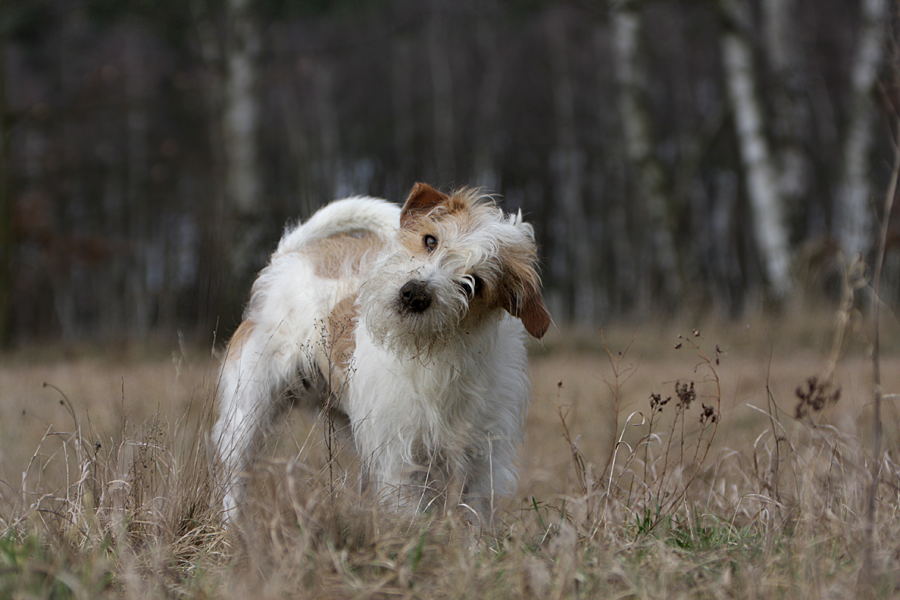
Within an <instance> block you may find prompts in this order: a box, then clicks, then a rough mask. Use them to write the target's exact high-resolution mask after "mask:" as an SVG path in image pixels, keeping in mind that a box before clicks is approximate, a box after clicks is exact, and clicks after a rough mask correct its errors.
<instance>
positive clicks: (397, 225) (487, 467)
mask: <svg viewBox="0 0 900 600" xmlns="http://www.w3.org/2000/svg"><path fill="white" fill-rule="evenodd" d="M536 262H537V250H536V247H535V242H534V233H533V230H532V228H531V226H530V225H528V224H527V223H525V222H523V221H522V216H521V213H520V214H517V215H507V214H504V213H503V212H502V211H501V210H500V209H499V208H497V206H495V205H494V203H493V202H492V201H490V199H489V198H486V197H484V196H482V195H480V194H479V193H478V192H477V191H476V190H468V189H464V190H462V191H458V192H455V193H453V194H451V195H449V196H448V195H446V194H443V193H441V192H438V191H437V190H435V189H433V188H431V187H430V186H428V185H425V184H421V183H419V184H416V185H415V186H414V187H413V189H412V193H411V194H410V196H409V198H408V199H407V201H406V204H405V205H404V206H403V208H402V210H401V209H400V208H398V207H397V206H396V205H394V204H390V203H388V202H386V201H384V200H379V199H375V198H366V197H354V198H347V199H345V200H339V201H336V202H333V203H331V204H329V205H328V206H326V207H324V208H322V209H321V210H319V211H318V212H317V213H316V214H314V215H313V216H312V217H311V218H310V219H309V220H308V221H307V222H306V223H303V224H302V225H299V226H297V227H294V228H292V229H289V230H287V231H286V232H285V235H284V237H283V238H282V239H281V241H280V243H279V244H278V248H277V250H276V251H275V253H274V254H273V255H272V258H271V261H270V263H269V265H268V266H267V267H266V268H265V269H263V270H262V272H261V273H260V274H259V277H258V279H257V280H256V282H255V283H254V285H253V289H252V292H251V298H250V303H249V306H248V307H247V310H246V313H245V316H244V321H243V322H242V323H241V325H240V326H239V327H238V329H237V330H236V331H235V333H234V336H233V337H232V338H231V341H230V343H229V344H228V349H227V352H226V355H225V359H224V363H223V365H222V373H221V380H220V383H219V390H218V399H219V410H220V413H219V419H218V422H217V423H216V425H215V428H214V431H213V442H214V443H215V445H216V447H217V450H218V454H219V458H220V459H221V463H222V466H223V468H224V471H225V480H224V481H225V483H224V485H225V501H224V504H225V515H226V517H228V516H231V513H233V512H234V511H235V509H236V508H237V507H238V505H239V503H240V501H241V498H242V496H243V493H244V487H245V482H246V477H247V473H246V471H247V469H248V467H249V466H250V461H251V459H252V455H253V451H254V449H255V447H256V444H257V442H258V440H259V438H260V437H261V433H262V431H263V430H264V428H265V425H266V424H267V423H268V422H270V421H271V420H272V418H274V416H275V415H276V414H277V413H278V407H279V405H280V404H282V401H281V399H282V398H283V397H284V393H285V391H286V390H288V389H291V388H296V387H297V386H296V383H297V382H298V381H303V382H304V383H306V382H312V381H314V380H318V381H319V382H324V385H325V386H326V387H327V390H328V394H329V396H330V398H331V399H332V400H331V402H332V403H333V404H334V406H333V407H331V408H335V409H337V410H339V411H340V412H341V413H343V414H345V415H346V416H347V417H349V422H350V425H351V430H352V437H353V440H354V443H355V446H356V448H357V450H358V452H359V455H360V459H361V461H362V465H363V469H364V473H365V475H364V480H365V482H366V483H367V484H368V485H369V486H372V487H374V490H375V493H376V494H377V495H378V496H379V498H380V499H381V500H382V501H384V502H387V503H390V504H391V505H393V506H395V507H396V508H398V509H400V510H408V511H415V510H424V509H425V508H427V507H428V506H429V505H431V504H432V503H434V502H435V501H439V502H441V503H446V502H448V501H451V502H458V503H461V504H465V505H466V506H468V507H469V508H470V509H471V510H472V511H474V512H476V513H477V514H478V515H479V518H481V519H484V520H485V521H489V520H490V519H491V511H492V509H493V498H494V495H495V494H505V493H510V492H512V491H513V489H514V485H515V458H516V446H517V444H518V443H519V441H520V440H521V437H522V427H523V420H524V413H525V408H526V404H527V401H528V397H529V393H530V390H529V383H528V376H527V362H526V353H525V344H524V342H525V332H526V331H527V332H528V333H529V334H531V335H532V336H534V337H536V338H540V337H541V336H543V335H544V332H545V331H546V330H547V327H548V326H549V324H550V315H549V314H548V312H547V309H546V308H545V306H544V302H543V299H542V298H541V293H540V280H539V277H538V274H537V272H536V268H535V267H536Z"/></svg>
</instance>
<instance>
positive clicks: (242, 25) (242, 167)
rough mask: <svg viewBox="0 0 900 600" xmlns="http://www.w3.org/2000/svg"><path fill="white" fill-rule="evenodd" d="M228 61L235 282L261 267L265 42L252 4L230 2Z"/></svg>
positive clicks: (225, 118)
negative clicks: (259, 137)
mask: <svg viewBox="0 0 900 600" xmlns="http://www.w3.org/2000/svg"><path fill="white" fill-rule="evenodd" d="M226 22H227V23H228V24H229V29H228V31H227V36H226V40H227V41H226V43H225V45H224V48H225V56H224V66H225V78H224V88H223V98H222V99H223V106H222V137H223V142H224V144H223V149H224V152H225V184H226V186H225V198H226V201H227V204H228V208H229V212H230V213H231V214H232V215H233V222H234V224H235V231H234V232H233V238H232V239H233V244H232V246H231V251H230V259H231V260H230V263H231V271H232V276H233V277H234V280H235V282H241V281H243V280H246V279H247V278H248V277H249V276H250V275H252V271H253V270H254V268H256V267H258V266H259V263H260V262H261V261H260V256H259V254H260V252H261V249H260V248H259V245H260V241H261V237H262V231H261V223H260V218H261V212H262V211H261V201H262V198H261V193H262V186H261V178H260V170H259V159H258V149H257V130H258V126H259V97H258V90H257V79H258V59H259V53H260V50H261V47H262V40H261V39H260V33H259V30H258V27H257V23H256V21H255V19H254V17H253V14H252V2H251V0H228V2H227V14H226Z"/></svg>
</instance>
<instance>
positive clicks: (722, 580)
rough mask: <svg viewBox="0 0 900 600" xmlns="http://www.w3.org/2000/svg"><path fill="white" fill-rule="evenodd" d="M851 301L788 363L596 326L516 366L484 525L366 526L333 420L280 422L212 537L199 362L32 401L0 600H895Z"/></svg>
mask: <svg viewBox="0 0 900 600" xmlns="http://www.w3.org/2000/svg"><path fill="white" fill-rule="evenodd" d="M852 307H853V303H852V302H851V303H849V304H846V306H844V308H843V309H842V310H846V311H847V314H844V315H842V314H839V315H838V318H837V320H836V325H835V326H834V327H833V328H831V331H832V336H834V337H833V339H836V338H837V336H841V339H840V340H838V341H837V342H836V343H835V344H829V343H824V344H822V347H823V348H824V349H825V351H824V352H822V353H821V354H820V355H817V354H813V355H811V356H812V357H810V355H806V354H802V353H800V352H798V351H797V349H796V347H792V348H789V349H788V350H787V351H785V352H784V353H783V354H779V353H778V344H777V343H773V345H772V348H773V349H772V356H771V357H770V358H768V359H765V358H764V359H763V360H760V359H759V356H757V355H755V354H749V355H748V354H744V353H743V351H742V349H741V343H740V339H738V338H733V339H730V340H721V339H718V340H717V341H713V340H712V339H710V337H711V335H710V336H708V334H706V333H702V332H700V331H695V330H687V331H686V332H685V333H684V334H683V335H682V336H672V337H668V335H664V334H657V333H650V334H641V333H638V334H637V335H634V334H633V335H632V338H631V341H628V338H627V336H626V337H621V336H620V335H619V334H615V335H613V336H609V335H606V334H607V333H608V332H601V333H598V337H600V341H601V343H602V344H603V352H602V353H600V354H597V353H593V354H591V353H584V352H581V353H579V354H578V355H577V357H573V356H572V355H568V356H567V355H565V353H564V351H562V350H558V351H554V352H551V353H549V354H548V355H545V356H542V357H539V358H536V359H535V360H534V380H535V400H534V406H533V410H532V414H531V416H530V417H529V422H528V431H527V439H528V442H527V444H526V446H525V447H524V448H523V459H522V483H521V486H520V495H519V496H518V497H517V498H514V499H509V500H506V501H504V503H503V504H502V505H501V506H500V518H499V519H498V522H499V524H498V526H497V528H496V529H495V530H494V531H491V532H483V531H479V530H478V529H477V527H475V526H473V525H472V524H471V522H470V520H469V519H467V518H466V517H465V515H464V514H461V513H457V512H451V513H450V514H426V515H422V516H421V517H419V518H417V519H402V518H398V517H396V516H394V515H392V514H390V513H385V512H383V511H382V510H381V509H380V508H378V506H376V505H375V504H373V502H372V501H371V500H369V499H367V498H366V496H365V495H362V494H360V492H359V490H358V487H359V486H358V480H359V474H358V464H357V462H356V461H355V459H354V457H353V453H352V451H350V449H349V448H348V447H347V445H348V442H347V441H346V439H345V438H342V437H341V436H340V435H339V432H336V431H335V430H334V424H333V423H329V422H328V421H327V420H323V419H322V418H319V419H314V420H312V421H309V420H306V419H304V418H301V417H300V416H298V415H297V414H295V413H291V414H290V415H289V418H288V419H287V420H286V421H285V422H284V423H283V424H282V426H281V429H280V430H278V431H273V433H272V435H271V436H270V438H269V442H268V446H267V448H266V449H265V450H264V452H263V453H262V457H261V458H260V460H259V461H258V463H257V465H256V468H255V472H256V477H255V481H254V485H253V487H252V492H251V494H250V498H249V501H248V505H247V509H246V511H245V515H244V517H243V519H242V520H241V521H240V522H238V523H237V524H236V525H234V526H233V527H231V528H228V529H226V528H225V527H224V526H223V524H222V521H221V519H220V517H219V513H218V506H219V502H220V498H219V492H218V490H217V489H216V486H215V484H214V482H215V473H214V469H215V465H214V464H212V462H211V461H210V459H209V450H208V448H207V438H206V434H205V432H206V431H208V428H209V423H210V420H211V418H212V415H211V412H212V411H211V406H210V403H209V402H208V400H207V398H208V397H209V396H210V395H211V394H210V390H211V388H212V387H213V384H211V383H209V382H210V381H211V380H212V379H214V378H211V377H210V376H209V373H210V372H214V371H213V370H214V367H207V366H202V367H197V368H195V371H200V372H203V373H205V375H204V376H202V377H197V378H195V379H194V380H191V383H189V384H185V387H188V388H191V389H190V390H189V391H187V392H185V391H182V392H181V395H182V397H183V399H182V401H178V402H175V401H172V402H170V403H167V402H166V401H165V399H164V398H165V397H166V394H170V393H171V389H174V386H173V385H168V387H167V388H166V390H161V391H160V392H159V396H158V398H162V399H158V401H157V403H156V406H152V403H151V402H144V403H143V404H142V406H143V408H144V411H143V412H142V413H141V412H140V411H136V412H138V413H139V414H138V417H137V418H130V417H129V416H128V414H127V411H124V412H121V414H119V413H115V416H116V418H101V417H100V415H99V414H98V413H100V412H101V411H102V410H103V404H102V403H101V402H100V401H92V400H91V399H90V395H89V394H90V393H91V392H90V391H89V390H81V392H80V393H79V397H78V398H75V397H74V396H73V397H72V398H71V399H70V397H69V396H68V392H67V390H66V387H67V386H66V385H59V386H56V387H57V388H58V389H55V388H54V387H53V386H49V387H46V388H41V389H40V392H39V393H40V394H41V397H43V398H45V399H48V401H49V402H51V403H56V404H55V406H56V407H57V408H56V411H57V417H58V418H56V419H55V420H53V421H51V422H44V423H43V424H42V433H41V434H40V435H39V436H37V437H36V438H33V439H32V440H31V442H30V448H31V451H30V452H29V456H27V457H25V458H22V459H16V456H17V455H16V454H15V453H14V452H12V450H15V449H19V450H21V448H22V446H23V445H26V444H28V443H29V442H28V439H27V436H24V434H23V436H24V437H19V438H6V437H4V438H3V439H16V440H17V442H16V448H11V447H8V446H5V443H4V447H2V448H0V450H3V451H4V453H5V454H6V456H8V457H11V461H12V463H14V464H12V465H10V463H9V462H7V464H6V466H4V467H2V471H0V475H2V479H3V490H2V492H0V597H12V598H20V597H21V598H25V597H28V598H155V597H158V598H284V597H291V598H388V597H408V598H495V597H496V598H500V597H502V598H508V597H518V598H542V599H543V598H569V597H583V598H602V597H631V598H662V597H685V598H706V597H710V598H712V597H741V598H754V597H766V598H768V597H796V596H800V595H809V596H811V597H823V598H851V597H855V596H856V593H857V589H858V588H857V581H856V580H857V577H858V576H859V574H860V573H864V572H867V573H870V575H868V577H871V584H872V589H874V590H875V595H876V596H878V597H893V596H896V595H897V594H898V593H900V526H898V524H897V519H896V514H897V513H898V511H900V458H898V449H900V446H898V444H897V443H896V440H895V439H894V438H891V437H890V436H887V437H886V440H885V444H884V451H883V452H882V453H881V454H880V455H879V456H878V457H877V458H876V457H873V456H872V455H871V446H870V445H869V444H867V443H866V442H867V433H866V432H867V431H869V430H870V428H871V427H870V424H869V420H868V419H869V417H867V414H869V413H867V411H869V408H868V404H869V401H868V399H867V398H866V393H867V392H866V390H867V388H866V386H865V385H864V384H861V383H860V380H861V376H860V375H859V371H860V369H863V368H865V364H866V363H865V357H860V358H859V360H858V361H857V358H855V357H854V355H852V353H851V354H847V350H846V349H847V343H846V339H847V338H848V337H850V333H848V332H849V331H850V330H849V329H848V328H849V325H848V323H852V322H853V319H854V318H855V317H854V316H853V315H852V314H851V313H852V311H853V308H852ZM611 338H614V339H611ZM621 340H625V341H624V342H621ZM661 340H662V341H661ZM620 342H621V343H620ZM785 344H789V342H785ZM648 345H650V346H654V347H653V348H651V349H649V350H648ZM659 346H664V348H662V349H660V348H659ZM833 349H834V352H832V351H831V350H833ZM817 356H821V357H822V358H821V359H819V358H817ZM798 357H799V358H798ZM197 360H198V361H199V362H203V361H201V360H199V359H197ZM885 360H886V361H887V362H889V364H890V365H900V361H898V360H897V359H896V358H890V357H889V358H886V359H885ZM760 363H761V364H760ZM579 365H581V366H579ZM175 367H176V368H182V369H184V366H183V365H181V367H179V365H175ZM117 368H118V367H117ZM162 368H163V367H160V369H162ZM167 368H172V367H171V365H170V366H169V367H167ZM885 373H886V374H887V373H889V371H888V369H887V368H885ZM6 376H8V377H13V374H7V375H6ZM182 376H183V373H182ZM2 377H3V375H0V379H2ZM125 377H126V380H127V377H128V374H127V372H126V375H125ZM152 379H153V377H149V378H148V381H152ZM67 381H68V380H67ZM73 381H74V380H73ZM897 384H898V382H897V380H896V378H894V379H891V378H890V377H886V381H885V382H884V385H885V389H886V390H887V389H888V388H889V387H890V386H892V385H897ZM54 385H55V384H54ZM68 385H71V386H74V384H72V383H69V384H68ZM123 385H124V384H123ZM147 385H148V386H149V385H151V384H150V383H148V384H147ZM82 394H87V395H82ZM122 396H123V397H122V398H116V399H113V400H114V402H120V403H122V404H124V405H128V397H127V396H128V394H127V392H126V391H125V390H124V387H123V393H122ZM151 397H152V395H151ZM885 397H886V398H888V399H890V398H891V397H892V396H891V395H890V394H887V393H886V395H885ZM51 398H52V400H50V399H51ZM86 398H87V399H86ZM108 402H109V399H107V403H108ZM148 405H149V406H148ZM150 408H152V409H153V410H150ZM22 410H23V412H28V411H33V412H34V414H37V409H36V408H32V407H31V406H30V404H27V405H26V407H25V408H24V409H22ZM10 414H11V412H10ZM29 414H31V413H29ZM48 414H49V413H48ZM26 417H27V415H26ZM26 417H22V418H26ZM47 418H49V417H47ZM34 420H35V418H30V419H29V420H28V422H32V421H34ZM9 421H10V419H7V422H9ZM3 433H4V436H5V435H6V431H4V432H3ZM873 467H875V469H874V470H875V472H877V473H878V481H879V485H878V486H877V488H876V512H875V530H874V531H875V534H874V539H873V541H872V545H871V549H872V552H871V553H870V554H869V555H868V558H865V557H866V556H867V555H866V553H865V552H864V550H865V548H866V544H867V541H866V535H865V515H866V507H867V504H868V500H869V499H868V490H869V485H868V484H869V481H870V480H869V473H870V472H872V468H873ZM864 561H870V562H869V563H868V564H864ZM864 567H866V569H864Z"/></svg>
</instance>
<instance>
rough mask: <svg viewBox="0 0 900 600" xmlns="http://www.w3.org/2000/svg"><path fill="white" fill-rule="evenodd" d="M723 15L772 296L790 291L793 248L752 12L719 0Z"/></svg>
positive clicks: (726, 62) (738, 0)
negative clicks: (761, 92) (756, 58)
mask: <svg viewBox="0 0 900 600" xmlns="http://www.w3.org/2000/svg"><path fill="white" fill-rule="evenodd" d="M719 4H720V6H721V7H722V10H723V14H724V16H725V21H726V22H725V27H724V29H723V32H722V35H721V45H722V65H723V67H724V69H725V81H726V85H727V88H728V97H729V100H730V102H731V107H732V114H733V118H734V124H735V129H736V130H737V135H738V143H739V146H740V153H741V161H742V162H743V165H744V171H745V179H746V185H747V196H748V198H749V200H750V208H751V214H752V216H753V223H752V224H751V226H752V228H753V232H754V235H755V238H756V243H757V246H758V247H759V252H760V258H761V262H762V264H763V269H764V271H765V275H766V278H767V281H768V285H769V289H770V291H771V293H772V294H773V296H774V297H776V298H783V297H784V296H786V295H787V294H788V293H789V292H790V290H791V277H790V247H789V245H788V229H787V224H786V222H785V218H784V214H783V210H784V201H783V199H782V196H781V194H780V192H779V188H778V181H777V178H776V175H775V168H774V167H773V162H772V153H771V151H770V150H769V144H768V142H767V140H766V136H765V131H764V129H763V109H762V106H761V103H760V101H759V97H758V94H757V90H756V72H755V69H754V66H753V49H752V46H751V44H750V40H749V39H748V38H747V35H746V31H747V29H748V22H749V19H748V15H747V10H746V5H744V4H743V2H742V0H719Z"/></svg>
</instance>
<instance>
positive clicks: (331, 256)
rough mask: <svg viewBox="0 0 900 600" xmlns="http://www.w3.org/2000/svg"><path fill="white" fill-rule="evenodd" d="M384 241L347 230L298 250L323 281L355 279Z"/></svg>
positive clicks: (363, 232)
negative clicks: (367, 258)
mask: <svg viewBox="0 0 900 600" xmlns="http://www.w3.org/2000/svg"><path fill="white" fill-rule="evenodd" d="M382 246H384V240H382V239H381V238H380V237H379V236H377V235H375V234H374V233H372V232H370V231H350V232H347V233H340V234H337V235H333V236H331V237H327V238H325V239H322V240H318V241H316V242H313V243H312V244H310V245H308V246H306V247H305V248H303V249H302V250H301V252H303V254H305V255H306V256H307V257H308V258H309V260H310V262H311V263H312V265H313V271H314V273H315V274H316V276H317V277H321V278H322V279H341V278H343V277H357V276H358V275H359V274H360V272H361V271H362V269H363V267H364V264H365V263H366V257H368V256H372V255H374V254H376V253H377V252H378V251H379V250H380V249H381V248H382Z"/></svg>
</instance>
